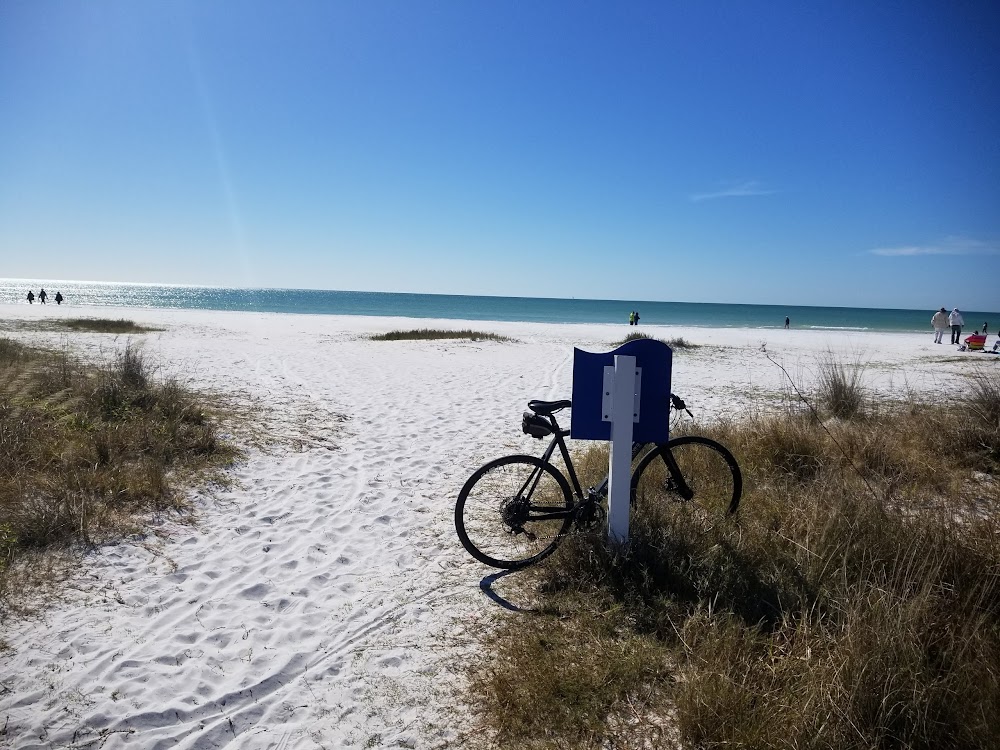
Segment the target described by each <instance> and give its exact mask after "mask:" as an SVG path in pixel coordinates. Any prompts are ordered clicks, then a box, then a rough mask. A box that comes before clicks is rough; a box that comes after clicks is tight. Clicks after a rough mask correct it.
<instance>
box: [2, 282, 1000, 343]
mask: <svg viewBox="0 0 1000 750" xmlns="http://www.w3.org/2000/svg"><path fill="white" fill-rule="evenodd" d="M25 283H28V282H24V281H18V282H16V285H15V284H12V282H11V280H2V279H0V301H2V302H0V304H10V305H22V306H25V307H38V305H28V304H27V303H26V301H25V300H24V299H23V293H24V290H25V288H26V287H25V286H24V284H25ZM30 283H32V284H35V287H32V288H36V287H37V286H40V285H42V282H37V281H35V282H30ZM67 283H70V282H67ZM44 285H45V286H48V287H49V288H50V289H56V290H61V291H62V292H63V293H64V295H65V297H66V305H67V306H70V305H71V306H73V307H74V308H76V309H81V310H90V309H94V310H100V309H108V308H117V307H127V308H133V309H163V310H215V311H220V312H258V313H268V312H272V313H279V314H293V315H299V314H321V315H351V316H355V315H360V316H371V317H383V316H389V317H413V318H420V319H453V320H483V321H491V320H497V321H506V322H525V323H528V322H538V323H546V324H555V325H559V324H564V323H594V324H609V325H613V324H617V323H622V324H624V323H626V322H627V319H628V314H629V311H630V310H638V311H639V312H640V314H641V322H642V324H643V325H683V326H686V327H693V328H730V329H731V328H744V327H748V328H754V329H761V330H772V329H781V328H783V323H784V320H785V318H786V317H787V316H790V317H791V319H792V324H793V327H797V328H802V329H807V330H824V329H833V330H857V331H873V332H875V331H882V332H909V333H919V332H922V331H923V330H925V328H926V327H927V326H928V321H929V320H930V315H931V314H932V313H933V311H929V312H925V311H921V310H910V309H901V308H861V307H843V306H821V305H812V306H810V305H774V304H746V303H719V302H668V301H655V300H652V301H650V300H639V301H628V300H589V299H576V298H569V299H565V298H554V297H506V296H498V295H495V296H473V295H455V294H415V293H399V292H351V291H337V290H311V289H304V290H303V289H253V288H223V287H198V286H182V285H151V284H145V285H143V284H114V283H110V282H92V283H91V282H86V283H84V282H75V283H74V286H71V287H65V286H53V285H52V284H51V283H48V282H45V284H44ZM935 309H936V308H935ZM84 314H87V313H84ZM95 314H100V313H95ZM966 317H967V319H969V320H990V319H991V318H993V319H1000V312H996V313H994V312H982V311H966ZM970 330H971V329H970Z"/></svg>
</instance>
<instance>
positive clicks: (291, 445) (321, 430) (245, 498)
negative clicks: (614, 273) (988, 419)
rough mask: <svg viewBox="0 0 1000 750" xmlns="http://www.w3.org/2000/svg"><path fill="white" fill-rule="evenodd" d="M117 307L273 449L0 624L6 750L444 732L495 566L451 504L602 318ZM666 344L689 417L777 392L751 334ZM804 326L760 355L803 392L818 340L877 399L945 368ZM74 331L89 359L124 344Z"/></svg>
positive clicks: (591, 340) (352, 741)
mask: <svg viewBox="0 0 1000 750" xmlns="http://www.w3.org/2000/svg"><path fill="white" fill-rule="evenodd" d="M78 312H79V311H78ZM87 312H88V313H90V314H94V315H96V314H100V315H101V316H105V317H117V316H118V315H117V314H109V312H108V311H103V310H102V311H99V313H97V312H94V311H89V310H88V311H87ZM114 312H116V313H121V314H127V315H128V317H131V318H133V319H135V320H137V321H149V322H156V323H159V324H163V325H165V326H166V327H167V330H166V331H165V332H163V333H159V334H150V335H148V336H146V337H144V338H145V339H146V343H145V346H146V349H147V351H149V352H150V353H151V354H153V355H154V356H155V357H156V358H159V359H161V360H162V361H163V362H165V363H170V365H169V366H170V367H171V368H174V372H176V373H177V374H179V375H182V376H183V377H184V378H186V379H188V380H190V382H192V383H193V384H195V385H196V386H199V387H208V388H212V389H217V390H220V391H223V392H227V393H235V394H246V395H247V396H249V397H253V398H256V399H262V400H264V401H265V402H266V403H267V404H268V405H269V407H270V408H271V410H272V412H270V413H269V414H268V415H267V417H266V419H267V423H268V425H269V427H268V429H269V430H270V431H271V433H272V434H273V435H274V436H276V437H279V438H280V439H282V440H283V441H284V444H283V446H282V447H279V448H278V449H276V450H272V451H269V452H256V451H255V452H252V453H251V454H250V456H249V457H248V459H247V460H246V461H245V462H243V463H242V464H241V465H240V466H239V467H238V468H237V469H236V470H235V476H236V478H237V480H238V481H237V484H236V485H235V486H234V487H233V488H232V489H230V490H226V491H214V492H211V493H206V494H205V495H204V496H202V497H201V498H199V500H198V506H199V520H198V522H197V524H196V525H186V524H184V523H181V522H179V520H178V519H163V520H161V524H160V526H159V527H158V529H157V531H158V534H157V535H155V536H149V537H146V538H145V539H138V540H130V541H128V542H126V543H122V544H118V545H113V546H110V547H107V548H104V549H102V550H100V551H99V553H97V554H94V555H91V556H89V557H88V558H87V560H86V562H85V564H84V565H83V566H82V567H81V572H80V573H79V574H78V575H77V576H75V577H74V579H73V581H72V582H71V586H72V588H71V592H70V596H69V597H68V599H67V601H65V602H62V603H60V604H58V605H57V606H55V607H53V608H52V609H50V610H49V611H48V612H47V613H45V615H44V617H43V618H42V619H41V620H34V621H26V622H22V623H20V624H16V625H15V626H14V627H13V629H12V631H11V632H10V643H11V646H12V650H11V651H10V652H8V653H5V654H3V655H2V657H0V665H2V670H3V671H2V677H0V690H2V695H0V720H5V721H6V722H7V735H6V739H7V740H8V741H12V745H11V746H12V747H16V748H53V747H105V748H117V747H143V748H161V747H162V748H166V747H180V748H199V749H202V748H219V747H233V748H236V747H239V748H300V747H301V748H311V747H326V748H333V747H365V746H380V747H434V746H438V745H441V744H443V743H445V742H447V741H448V740H449V739H452V738H454V736H455V735H454V719H455V715H454V714H449V712H447V711H441V710H439V709H440V704H441V703H443V702H444V701H447V700H448V695H447V689H448V686H449V685H450V684H453V681H454V680H455V679H456V677H455V675H456V669H457V667H458V666H459V663H458V657H460V655H461V653H462V649H463V648H465V649H473V648H475V639H474V634H475V622H476V621H477V619H478V618H481V617H484V616H491V609H490V608H489V606H488V605H487V604H486V600H485V597H483V596H482V595H481V593H480V592H479V588H478V585H479V581H480V579H481V578H482V577H483V576H484V575H486V574H488V573H489V572H491V571H490V570H489V569H486V568H484V567H482V566H479V565H478V564H475V563H473V562H471V560H469V559H468V557H467V556H466V555H465V553H464V551H463V550H462V549H461V547H460V546H459V545H458V543H457V540H456V537H455V534H454V530H453V527H452V521H451V512H452V506H453V503H454V498H455V496H456V495H457V492H458V489H459V488H460V487H461V484H462V483H463V482H464V480H465V478H466V477H467V476H468V474H469V473H470V472H471V470H472V469H474V468H475V467H476V466H478V465H479V464H480V463H481V462H482V461H483V460H485V459H486V458H490V457H493V456H495V455H501V454H503V453H505V452H510V451H512V450H520V449H521V448H525V449H528V450H531V451H535V450H536V449H537V447H538V445H537V443H534V444H533V443H531V441H530V440H529V439H528V438H525V437H523V436H521V435H520V434H519V430H518V427H519V420H520V413H521V410H522V409H523V408H524V403H525V401H526V400H527V399H528V398H536V397H540V398H562V397H568V396H569V395H570V389H571V382H570V380H571V373H572V346H573V344H577V345H580V346H582V347H584V348H588V349H591V350H595V351H596V350H604V349H608V348H610V346H609V343H610V342H611V341H612V340H614V338H615V337H620V336H621V335H623V329H622V327H617V326H541V325H530V324H506V323H490V324H478V323H477V324H474V325H475V327H477V328H481V329H486V330H494V331H497V332H499V333H506V334H508V335H513V336H515V337H517V338H518V343H513V344H500V343H491V342H482V343H470V342H463V343H454V342H452V343H442V342H384V343H383V342H372V341H369V340H367V338H365V334H368V333H371V332H376V331H381V330H388V329H391V328H398V327H425V326H428V325H430V326H439V327H445V326H447V327H453V326H456V325H458V326H459V327H463V324H456V323H455V322H442V321H417V322H414V321H400V320H393V319H384V318H381V319H380V318H347V317H334V316H282V315H254V314H247V313H232V314H229V313H208V312H202V311H152V310H144V311H135V310H133V311H114ZM0 313H5V314H4V315H2V317H7V318H9V317H13V315H14V314H17V315H29V314H30V315H35V316H37V315H38V314H39V313H37V312H35V311H31V312H30V313H25V311H24V309H23V307H18V308H8V309H6V310H0ZM47 314H52V313H51V311H47ZM683 333H684V335H685V336H687V337H688V338H689V339H690V340H693V341H698V342H699V343H706V344H709V346H704V347H702V348H701V349H697V350H694V351H693V352H686V353H678V355H677V358H676V360H675V387H674V390H675V391H677V392H680V393H682V394H684V395H685V396H686V397H687V398H688V400H689V401H690V402H692V403H693V404H695V405H696V406H697V408H698V410H699V411H701V412H702V413H704V412H708V413H712V412H713V411H714V412H718V413H736V414H738V413H740V412H741V411H742V410H744V409H746V408H749V405H750V404H751V403H753V399H754V398H757V397H759V394H760V393H762V392H764V393H774V392H780V391H781V390H782V389H783V388H784V387H785V386H784V385H783V382H784V376H783V375H782V373H781V371H780V370H779V369H778V368H777V367H776V366H775V365H773V364H771V363H770V362H768V361H767V360H766V358H764V356H763V354H761V352H760V344H761V342H762V340H761V334H760V332H757V331H739V330H735V331H734V330H727V331H712V330H708V329H706V330H703V331H685V332H683ZM781 333H791V334H792V335H786V336H785V337H784V338H782V339H779V336H780V335H781ZM800 333H802V332H771V334H770V336H771V337H772V338H773V339H777V340H778V342H777V343H774V344H772V343H770V342H768V344H767V348H768V349H769V350H770V351H772V352H773V353H774V354H773V356H775V357H776V358H777V359H779V360H780V361H782V362H783V363H784V364H785V365H786V366H787V367H788V369H789V371H790V372H791V373H792V374H793V375H794V376H796V377H797V378H801V379H802V380H808V379H809V378H810V377H811V375H812V374H813V373H814V371H815V362H816V359H817V357H821V356H823V354H824V352H826V351H827V350H833V351H835V352H838V353H839V354H840V355H841V356H842V357H843V358H846V359H848V360H849V361H850V360H851V359H852V358H856V357H858V356H861V357H862V358H864V359H865V361H867V362H868V363H869V378H870V380H871V381H872V384H873V385H874V386H875V387H877V388H879V389H880V390H882V391H885V392H888V393H901V392H903V391H905V390H907V389H911V390H915V391H920V392H932V393H933V392H934V391H935V390H937V389H939V388H941V387H943V384H944V383H946V382H948V381H949V380H950V379H951V373H952V372H954V371H955V370H956V369H957V368H962V367H963V366H964V365H963V364H962V362H961V361H958V362H948V361H947V360H948V359H954V352H953V351H948V352H944V351H940V347H939V348H938V350H935V349H933V348H931V347H928V346H927V345H926V343H925V342H924V338H927V339H929V338H930V337H918V336H916V335H909V334H899V335H893V336H886V335H884V334H879V335H865V334H853V335H848V336H845V335H837V334H831V335H830V336H829V337H819V336H815V335H812V336H809V337H806V336H804V335H796V334H800ZM16 335H18V336H20V337H23V338H30V339H34V340H46V341H49V343H60V342H61V341H63V340H64V337H61V336H58V335H55V334H46V335H41V334H26V333H20V334H16ZM72 341H73V345H74V346H82V348H84V349H87V350H89V351H90V353H91V354H93V355H99V354H100V353H101V352H102V351H103V352H104V353H105V355H106V352H107V350H108V348H109V347H110V346H113V345H118V346H120V345H122V343H123V340H119V341H117V342H116V343H115V344H112V343H110V339H109V338H108V337H106V336H103V337H102V336H98V335H79V336H74V337H73V339H72ZM865 350H867V352H869V353H867V354H866V353H865ZM871 352H874V354H872V353H871ZM338 415H343V417H346V420H345V421H342V420H341V419H340V418H339V417H338ZM425 702H428V703H429V706H428V707H426V708H425V707H424V705H423V704H424V703H425ZM436 705H437V706H438V710H435V706H436Z"/></svg>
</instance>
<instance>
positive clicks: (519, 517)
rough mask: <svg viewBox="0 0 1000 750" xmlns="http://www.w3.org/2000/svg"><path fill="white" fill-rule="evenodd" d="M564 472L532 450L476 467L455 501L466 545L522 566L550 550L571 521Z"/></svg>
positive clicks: (497, 562)
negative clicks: (534, 454) (531, 452)
mask: <svg viewBox="0 0 1000 750" xmlns="http://www.w3.org/2000/svg"><path fill="white" fill-rule="evenodd" d="M572 508H573V495H572V492H571V491H570V488H569V484H568V483H567V482H566V478H565V477H564V476H563V475H562V474H561V473H560V472H559V471H557V470H556V469H555V467H553V466H552V464H550V463H548V462H546V461H542V460H541V459H540V458H535V457H534V456H505V457H504V458H498V459H496V460H495V461H490V462H489V463H488V464H486V465H485V466H483V467H482V468H480V469H478V470H477V471H476V472H475V473H474V474H473V475H472V476H471V477H469V479H468V481H467V482H466V483H465V486H464V487H462V491H461V492H460V493H459V495H458V502H457V503H455V530H456V531H457V532H458V538H459V539H460V540H461V541H462V546H463V547H465V549H466V550H468V552H469V554H470V555H472V556H473V557H474V558H476V559H477V560H479V561H480V562H483V563H486V564H487V565H492V566H493V567H495V568H511V569H513V568H523V567H525V566H526V565H531V564H532V563H535V562H538V561H539V560H541V559H542V558H543V557H546V556H547V555H550V554H551V553H552V551H553V550H554V549H555V548H556V545H557V544H558V543H559V538H560V537H561V536H562V535H563V534H564V533H565V532H566V530H567V529H568V528H569V526H570V523H572V521H573V516H572Z"/></svg>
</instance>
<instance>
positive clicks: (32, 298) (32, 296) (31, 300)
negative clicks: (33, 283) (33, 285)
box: [28, 289, 35, 305]
mask: <svg viewBox="0 0 1000 750" xmlns="http://www.w3.org/2000/svg"><path fill="white" fill-rule="evenodd" d="M28 304H29V305H33V304H35V293H34V292H33V291H31V290H30V289H29V290H28Z"/></svg>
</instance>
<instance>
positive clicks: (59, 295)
mask: <svg viewBox="0 0 1000 750" xmlns="http://www.w3.org/2000/svg"><path fill="white" fill-rule="evenodd" d="M62 301H63V296H62V292H56V304H57V305H61V304H62Z"/></svg>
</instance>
